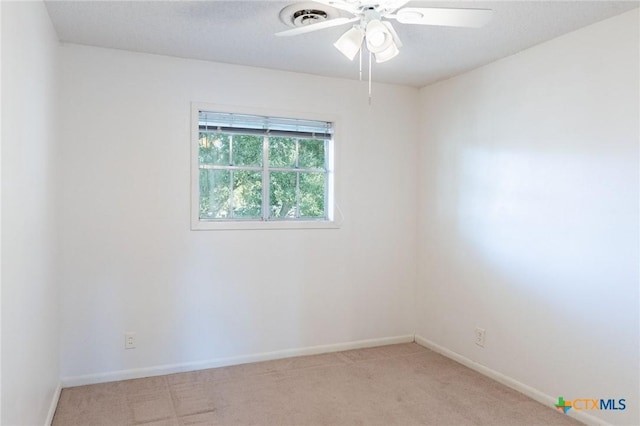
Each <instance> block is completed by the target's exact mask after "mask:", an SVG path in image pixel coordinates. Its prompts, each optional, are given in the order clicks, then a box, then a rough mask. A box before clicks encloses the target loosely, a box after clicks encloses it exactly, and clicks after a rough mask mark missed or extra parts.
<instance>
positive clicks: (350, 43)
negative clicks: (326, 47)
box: [333, 27, 364, 61]
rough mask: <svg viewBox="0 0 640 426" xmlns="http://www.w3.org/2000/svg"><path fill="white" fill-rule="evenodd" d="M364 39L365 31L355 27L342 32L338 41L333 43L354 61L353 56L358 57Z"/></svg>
mask: <svg viewBox="0 0 640 426" xmlns="http://www.w3.org/2000/svg"><path fill="white" fill-rule="evenodd" d="M363 40H364V32H363V31H362V30H361V29H360V28H358V27H353V28H351V29H350V30H348V31H347V32H345V33H344V34H342V36H340V38H339V39H338V41H336V42H335V43H333V45H334V46H335V48H336V49H338V50H339V51H340V53H342V54H343V55H344V56H346V57H347V58H348V59H349V60H351V61H353V58H355V57H356V54H357V53H358V51H359V50H360V46H362V41H363Z"/></svg>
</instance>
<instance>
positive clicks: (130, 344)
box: [124, 332, 136, 349]
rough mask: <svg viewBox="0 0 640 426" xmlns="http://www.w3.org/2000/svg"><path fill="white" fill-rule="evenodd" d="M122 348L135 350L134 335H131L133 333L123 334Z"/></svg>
mask: <svg viewBox="0 0 640 426" xmlns="http://www.w3.org/2000/svg"><path fill="white" fill-rule="evenodd" d="M124 348H125V349H135V348H136V333H133V332H127V333H124Z"/></svg>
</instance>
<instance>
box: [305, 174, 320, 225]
mask: <svg viewBox="0 0 640 426" xmlns="http://www.w3.org/2000/svg"><path fill="white" fill-rule="evenodd" d="M325 182H326V181H325V174H324V173H300V217H307V218H324V217H325V213H324V190H325V188H324V187H325Z"/></svg>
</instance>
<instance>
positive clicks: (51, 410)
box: [45, 383, 62, 426]
mask: <svg viewBox="0 0 640 426" xmlns="http://www.w3.org/2000/svg"><path fill="white" fill-rule="evenodd" d="M61 392H62V383H58V386H57V387H56V391H55V392H54V393H53V397H52V398H51V405H49V413H48V414H47V420H46V422H45V426H51V423H52V422H53V416H54V415H55V414H56V408H57V407H58V401H59V400H60V393H61Z"/></svg>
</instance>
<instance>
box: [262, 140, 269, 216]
mask: <svg viewBox="0 0 640 426" xmlns="http://www.w3.org/2000/svg"><path fill="white" fill-rule="evenodd" d="M269 191H270V188H269V137H268V136H265V137H264V138H263V139H262V220H265V221H266V220H269V213H270V212H269V197H270V192H269Z"/></svg>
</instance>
